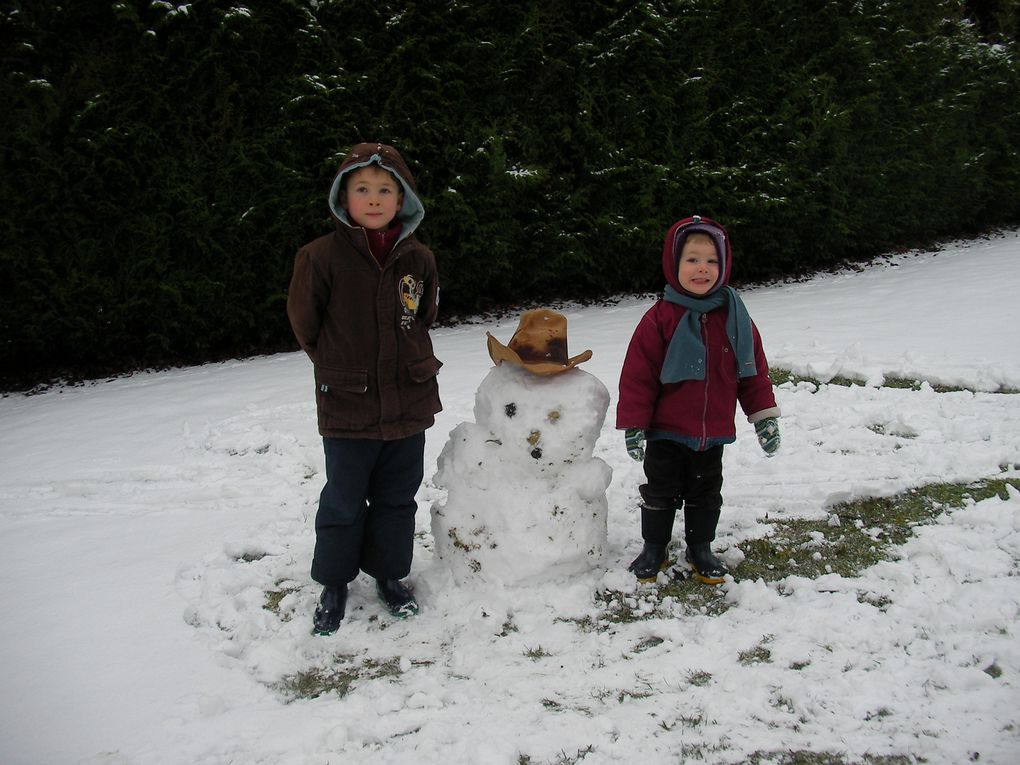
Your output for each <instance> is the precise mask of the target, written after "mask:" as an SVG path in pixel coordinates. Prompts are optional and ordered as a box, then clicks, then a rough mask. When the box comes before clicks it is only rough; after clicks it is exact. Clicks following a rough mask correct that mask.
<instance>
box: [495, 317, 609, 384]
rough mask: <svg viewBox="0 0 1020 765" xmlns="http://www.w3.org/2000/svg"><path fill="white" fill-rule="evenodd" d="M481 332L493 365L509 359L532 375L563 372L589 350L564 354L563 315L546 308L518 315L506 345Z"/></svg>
mask: <svg viewBox="0 0 1020 765" xmlns="http://www.w3.org/2000/svg"><path fill="white" fill-rule="evenodd" d="M485 335H486V337H487V338H488V339H487V341H486V342H487V344H488V346H489V358H491V359H492V361H493V363H495V364H496V366H499V365H500V364H502V363H503V362H504V361H509V362H510V363H511V364H515V365H516V366H519V367H522V368H523V369H526V370H528V371H529V372H533V373H534V374H536V375H555V374H560V373H561V372H567V371H569V370H571V369H573V368H574V367H576V366H577V365H578V364H581V363H583V362H585V361H587V360H588V359H590V358H591V351H590V350H588V351H585V352H584V353H579V354H578V355H577V356H573V357H568V356H567V317H566V316H564V315H563V314H561V313H557V312H556V311H550V310H549V309H547V308H539V309H537V310H534V311H525V312H524V313H523V314H521V318H520V320H519V321H518V323H517V331H516V332H514V334H513V337H511V338H510V342H509V343H507V344H506V345H503V343H501V342H499V340H497V339H496V338H495V337H493V336H492V334H491V333H489V332H486V333H485Z"/></svg>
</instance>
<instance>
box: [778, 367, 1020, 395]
mask: <svg viewBox="0 0 1020 765" xmlns="http://www.w3.org/2000/svg"><path fill="white" fill-rule="evenodd" d="M769 377H770V378H771V380H772V384H773V385H782V384H783V383H793V384H794V385H796V384H798V383H802V382H806V383H811V384H812V385H814V386H816V387H819V386H822V385H841V386H843V387H845V388H849V387H852V386H854V385H857V386H861V387H863V386H864V385H865V381H864V380H863V379H861V378H859V377H843V376H842V375H837V376H835V377H833V378H832V379H830V380H826V381H825V382H823V381H821V380H819V379H818V378H817V377H808V376H806V375H798V374H795V373H794V372H791V371H790V370H789V369H769ZM923 384H924V381H922V380H912V379H909V378H905V377H886V378H884V380H883V381H882V385H881V387H883V388H900V389H906V390H921V386H922V385H923ZM928 384H929V385H930V386H931V388H932V390H934V391H935V392H936V393H959V392H961V391H969V392H971V393H975V392H977V391H975V390H974V389H973V388H967V387H962V386H956V385H942V384H941V383H936V384H932V383H928ZM987 392H989V393H1007V394H1017V393H1020V388H1011V387H1009V386H1005V385H1000V386H999V388H998V390H994V391H987Z"/></svg>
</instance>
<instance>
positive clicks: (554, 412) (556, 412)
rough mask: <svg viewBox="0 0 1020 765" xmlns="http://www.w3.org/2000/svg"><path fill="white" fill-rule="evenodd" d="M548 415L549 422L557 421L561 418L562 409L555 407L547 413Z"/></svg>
mask: <svg viewBox="0 0 1020 765" xmlns="http://www.w3.org/2000/svg"><path fill="white" fill-rule="evenodd" d="M546 417H547V418H548V420H549V422H556V421H557V420H558V419H559V418H560V410H559V409H553V410H552V411H550V412H549V414H547V415H546Z"/></svg>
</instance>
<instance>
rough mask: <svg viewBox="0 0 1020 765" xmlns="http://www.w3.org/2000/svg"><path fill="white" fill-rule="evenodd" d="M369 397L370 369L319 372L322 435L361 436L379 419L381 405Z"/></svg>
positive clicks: (317, 391) (317, 399) (321, 369)
mask: <svg viewBox="0 0 1020 765" xmlns="http://www.w3.org/2000/svg"><path fill="white" fill-rule="evenodd" d="M367 394H368V370H367V369H339V368H336V367H316V368H315V402H316V404H317V408H318V410H319V431H320V432H322V433H329V434H331V435H337V434H339V433H358V432H362V431H364V430H365V429H367V428H370V427H372V426H373V425H374V424H375V423H376V422H377V420H378V419H379V412H378V403H377V402H376V403H373V402H372V400H371V397H370V396H368V395H367Z"/></svg>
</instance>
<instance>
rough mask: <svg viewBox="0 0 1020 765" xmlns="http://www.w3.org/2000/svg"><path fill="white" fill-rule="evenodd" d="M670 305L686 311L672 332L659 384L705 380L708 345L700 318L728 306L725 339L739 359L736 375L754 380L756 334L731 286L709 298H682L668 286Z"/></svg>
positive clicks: (755, 372) (665, 295)
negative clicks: (703, 339) (706, 344)
mask: <svg viewBox="0 0 1020 765" xmlns="http://www.w3.org/2000/svg"><path fill="white" fill-rule="evenodd" d="M663 297H664V298H665V300H666V301H667V302H670V303H676V304H677V305H682V306H683V307H684V308H686V309H687V312H686V313H685V314H684V316H683V318H682V319H680V323H679V324H678V325H677V327H676V331H675V332H674V333H673V339H672V340H670V342H669V348H668V349H667V350H666V358H665V360H664V361H663V362H662V372H661V373H660V374H659V381H660V382H663V383H674V382H681V381H682V380H704V379H705V344H704V342H703V341H702V339H701V316H702V314H705V313H708V312H709V311H712V310H715V309H716V308H720V307H722V305H723V304H725V305H726V306H727V308H728V310H729V315H728V316H727V317H726V336H727V337H728V338H729V340H730V347H731V348H733V351H734V353H735V354H736V360H737V376H738V377H753V376H754V375H756V374H758V370H757V369H755V365H754V333H753V332H752V331H751V315H750V314H749V313H748V312H747V307H746V306H745V305H744V301H743V300H741V299H740V296H739V295H738V294H737V293H736V290H734V289H733V288H732V287H723V288H722V289H720V290H719V291H718V292H715V293H713V294H711V295H709V296H708V297H704V298H696V297H691V296H690V295H683V294H681V293H679V292H677V291H676V290H675V289H673V287H672V286H670V285H668V284H667V285H666V292H665V294H664V295H663Z"/></svg>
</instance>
